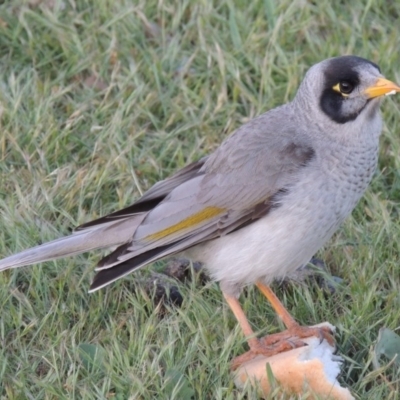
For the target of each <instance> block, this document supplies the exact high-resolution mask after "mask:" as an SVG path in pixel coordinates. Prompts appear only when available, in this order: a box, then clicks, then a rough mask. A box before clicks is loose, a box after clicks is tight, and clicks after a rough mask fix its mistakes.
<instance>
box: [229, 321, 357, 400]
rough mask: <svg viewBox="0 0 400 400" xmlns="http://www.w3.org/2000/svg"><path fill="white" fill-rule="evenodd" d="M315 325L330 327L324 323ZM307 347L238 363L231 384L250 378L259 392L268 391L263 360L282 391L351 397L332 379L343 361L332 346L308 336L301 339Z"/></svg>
mask: <svg viewBox="0 0 400 400" xmlns="http://www.w3.org/2000/svg"><path fill="white" fill-rule="evenodd" d="M316 326H319V327H320V326H329V327H330V328H331V329H332V330H333V331H334V329H335V328H334V327H333V326H332V325H331V324H329V323H327V322H324V323H323V324H319V325H316ZM303 341H304V342H306V343H307V344H308V346H304V347H299V348H297V349H293V350H290V351H286V352H283V353H279V354H276V355H274V356H271V357H264V356H261V355H259V356H256V357H255V358H253V359H252V360H250V361H248V362H246V363H244V364H242V365H241V366H240V367H239V368H238V369H237V370H236V371H235V384H236V386H237V387H238V388H241V387H243V386H244V384H245V383H246V382H247V381H248V380H249V379H250V381H251V382H253V383H256V384H258V386H259V387H260V389H261V392H262V394H263V395H265V396H267V395H268V394H270V392H271V387H270V382H269V379H268V374H267V363H268V364H269V365H270V368H271V371H272V374H273V376H274V378H275V380H276V381H277V383H278V384H279V385H280V386H281V387H282V390H283V391H285V392H287V393H293V394H305V393H314V395H310V396H309V397H308V399H309V400H314V399H334V400H351V399H354V397H353V396H352V395H351V393H350V391H349V390H348V389H346V388H343V387H341V386H340V385H339V382H338V381H337V380H336V378H337V376H338V375H339V373H340V368H341V364H342V362H343V360H342V358H341V357H340V356H337V355H335V354H333V353H334V351H335V348H334V347H332V346H331V345H330V344H329V343H328V342H327V341H326V340H323V341H322V342H320V339H319V338H316V337H311V338H307V339H304V340H303Z"/></svg>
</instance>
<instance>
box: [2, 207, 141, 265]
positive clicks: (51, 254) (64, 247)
mask: <svg viewBox="0 0 400 400" xmlns="http://www.w3.org/2000/svg"><path fill="white" fill-rule="evenodd" d="M145 215H146V214H142V215H140V214H139V215H135V216H134V217H130V218H127V219H125V220H117V221H111V222H109V223H107V224H103V225H101V226H97V227H95V228H92V229H86V230H83V231H78V232H75V233H73V234H72V235H70V236H66V237H62V238H59V239H56V240H53V241H51V242H48V243H45V244H42V245H39V246H35V247H32V248H30V249H27V250H24V251H22V252H21V253H18V254H14V255H12V256H10V257H7V258H4V259H3V260H0V271H2V270H6V269H9V268H17V267H23V266H25V265H31V264H37V263H41V262H45V261H50V260H56V259H58V258H61V257H65V256H73V255H76V254H80V253H85V252H87V251H90V250H94V249H100V248H107V247H112V246H116V245H121V244H123V243H126V242H128V241H129V240H130V239H131V238H132V236H133V234H134V232H135V230H136V228H137V226H138V225H139V224H140V223H141V222H142V220H143V218H144V217H145Z"/></svg>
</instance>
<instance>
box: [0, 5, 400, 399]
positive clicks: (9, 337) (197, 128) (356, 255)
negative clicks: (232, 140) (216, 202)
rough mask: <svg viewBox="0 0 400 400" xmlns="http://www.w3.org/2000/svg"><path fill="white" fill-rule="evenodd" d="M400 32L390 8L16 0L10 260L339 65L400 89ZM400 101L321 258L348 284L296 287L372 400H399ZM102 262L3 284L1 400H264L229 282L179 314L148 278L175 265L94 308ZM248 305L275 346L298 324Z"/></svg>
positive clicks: (7, 205)
mask: <svg viewBox="0 0 400 400" xmlns="http://www.w3.org/2000/svg"><path fill="white" fill-rule="evenodd" d="M364 3H365V4H364ZM399 17H400V3H399V2H398V1H390V2H389V1H386V2H384V1H378V0H370V1H368V2H361V1H357V2H355V1H354V2H351V3H350V2H332V1H328V0H321V1H318V2H313V1H306V0H294V1H293V0H282V1H273V0H254V1H242V0H238V1H233V0H222V1H217V0H215V1H211V0H200V1H195V0H159V1H154V0H136V1H127V0H125V1H124V0H121V1H109V0H97V1H88V0H30V1H21V0H14V1H5V2H3V3H2V4H1V5H0V257H5V256H7V255H10V254H11V253H14V252H17V251H21V250H23V249H25V248H27V247H31V246H34V245H36V244H39V243H42V242H44V241H48V240H51V239H54V238H57V237H59V236H61V235H65V234H68V233H69V232H70V231H71V229H73V228H74V227H75V226H76V225H78V224H81V223H84V222H87V221H89V220H90V219H93V218H96V217H99V216H101V215H104V214H106V213H109V212H112V211H115V210H117V209H119V208H121V207H123V206H126V205H129V204H130V203H132V202H133V201H134V200H135V199H137V198H138V197H139V196H140V194H141V193H142V192H143V191H144V190H146V189H147V188H149V187H150V186H151V185H152V184H154V183H155V182H157V181H158V180H159V179H162V178H165V177H167V176H168V175H169V174H171V173H172V172H173V171H175V170H176V169H177V168H180V167H183V166H184V165H185V164H186V163H188V162H191V161H194V160H197V159H199V158H200V157H202V156H203V155H205V154H208V153H209V152H211V151H213V150H214V149H216V147H217V146H218V144H219V143H220V142H221V141H222V140H223V139H224V138H225V137H226V136H227V135H228V134H229V133H231V132H232V131H233V130H234V129H235V128H237V127H238V126H240V125H241V124H242V123H244V122H246V121H248V120H249V119H250V118H252V117H254V116H256V115H258V114H260V113H262V112H264V111H266V110H268V109H270V108H273V107H275V106H277V105H279V104H281V103H284V102H288V101H290V100H291V99H292V98H293V96H294V94H295V92H296V89H297V87H298V85H299V83H300V82H301V80H302V77H303V75H304V73H305V71H306V70H307V68H308V67H310V66H311V65H312V64H314V63H316V62H318V61H320V60H322V59H324V58H328V57H331V56H336V55H342V54H356V55H359V56H362V57H365V58H368V59H371V60H372V61H374V62H376V63H378V64H379V65H380V67H381V69H382V72H383V73H384V75H385V76H386V77H387V78H388V79H390V80H394V81H397V82H400V69H399V65H400V53H399V49H400V35H399V23H398V19H399ZM399 104H400V98H399V97H397V98H396V97H392V98H388V99H385V100H384V104H383V107H382V110H383V115H384V120H385V125H384V131H383V135H382V138H381V151H380V162H379V169H378V171H377V173H376V175H375V177H374V180H373V182H372V184H371V187H370V189H369V190H368V192H367V194H366V195H365V197H364V198H363V200H362V201H361V202H360V204H359V205H358V207H357V209H356V210H355V211H354V212H353V214H352V217H351V218H349V219H348V220H347V221H346V223H345V225H344V226H343V227H342V228H341V229H340V231H339V232H338V233H337V234H336V235H335V236H334V238H333V239H332V240H331V241H330V242H329V244H328V245H327V246H326V248H325V249H323V250H322V251H320V252H319V253H318V256H319V257H320V258H322V259H323V260H324V261H325V263H326V265H327V267H328V269H329V270H330V272H331V273H332V274H334V275H336V276H339V277H340V278H341V279H342V283H341V284H340V285H339V286H338V287H337V288H336V291H335V293H333V294H329V293H328V292H327V291H326V290H324V289H321V288H320V287H319V286H318V285H316V284H315V283H310V284H309V285H306V284H290V285H285V286H283V287H281V286H279V287H277V294H278V296H279V297H280V298H281V299H282V300H283V302H284V303H285V305H286V306H287V307H288V309H289V310H290V311H291V312H292V314H293V315H294V316H295V317H296V318H297V320H298V321H299V322H301V323H302V324H314V323H317V322H322V321H326V320H328V321H330V322H331V323H333V324H334V325H336V326H337V329H338V332H337V341H338V346H339V351H340V353H341V354H342V355H343V356H344V357H345V359H346V363H345V365H344V368H343V374H342V375H341V377H340V381H341V383H342V384H343V385H346V386H348V387H350V388H351V390H352V391H353V393H354V395H355V396H356V397H357V398H359V399H397V398H398V396H399V395H398V389H399V388H398V385H397V383H396V379H398V375H395V374H394V373H393V371H386V370H384V371H383V374H381V373H380V372H379V371H378V372H377V371H374V369H373V367H372V364H371V360H372V357H373V352H372V349H373V346H374V344H375V342H376V339H377V336H378V332H379V329H380V328H382V327H388V328H390V329H392V330H395V329H396V328H397V327H398V326H399V324H400V294H399V293H400V268H399V248H400V224H399V214H400V156H399V155H400V134H399V133H400V111H399V110H400V109H399ZM100 256H101V252H92V253H90V254H85V255H81V256H77V257H73V258H68V259H64V260H58V261H56V262H47V263H44V264H42V265H38V266H34V267H26V268H22V269H19V270H10V271H6V272H4V273H1V274H0V288H1V289H0V307H1V314H0V315H1V316H0V398H1V399H13V400H14V399H15V400H16V399H18V400H19V399H144V400H147V399H188V398H190V396H193V398H195V399H252V398H255V395H256V394H255V393H256V392H255V390H254V389H252V388H247V389H246V390H245V392H244V393H239V392H238V391H237V390H236V389H235V387H234V385H233V382H232V379H231V376H230V372H229V362H230V360H231V359H232V358H233V357H234V356H235V355H238V354H240V353H241V352H243V351H244V350H245V349H247V345H246V343H245V340H244V338H243V336H242V334H241V332H240V330H239V328H238V327H237V325H236V323H235V320H234V317H233V315H232V314H231V312H230V310H229V309H228V307H227V305H226V304H225V303H224V301H223V298H222V295H221V292H220V291H219V288H218V285H217V284H215V283H207V284H206V285H202V284H201V283H200V282H199V280H198V279H192V280H189V281H188V282H187V283H186V284H178V286H179V290H180V292H181V293H182V296H183V299H184V301H183V304H182V306H181V307H173V306H166V309H164V311H163V312H162V313H161V312H160V307H158V306H157V305H155V304H154V302H153V301H152V296H151V295H149V294H148V292H146V291H145V290H144V289H143V288H141V285H140V284H137V283H136V284H135V282H138V281H139V282H140V281H141V280H144V279H146V277H148V276H149V275H150V274H151V271H152V270H153V271H154V270H160V269H162V268H163V264H159V265H156V266H151V267H149V268H147V269H146V270H143V271H140V272H138V273H136V274H132V275H130V276H129V277H127V278H125V279H123V280H121V281H119V282H117V283H115V284H113V285H111V286H109V287H107V288H105V289H103V290H101V291H99V292H96V293H94V294H88V293H87V289H88V287H89V285H90V281H91V279H92V277H93V275H94V274H93V265H94V264H95V263H96V262H97V261H98V260H99V257H100ZM241 301H242V303H243V305H244V308H245V311H246V312H247V314H248V316H249V318H250V320H251V322H252V323H253V324H254V325H253V326H254V329H255V330H256V331H257V332H259V333H260V334H266V333H272V332H277V331H279V330H280V329H282V325H281V324H280V322H279V321H278V320H277V318H276V316H275V315H274V313H273V312H272V310H271V308H270V307H269V306H268V304H267V303H266V302H265V301H264V299H263V297H262V295H261V294H260V293H258V292H257V291H256V290H254V289H253V288H249V290H247V291H246V293H244V294H243V295H242V297H241ZM84 351H86V353H84ZM94 352H96V354H97V355H96V356H95V357H92V355H93V353H94ZM85 354H86V356H85ZM385 371H386V372H385ZM280 398H282V399H283V398H288V397H284V396H283V395H280V394H278V392H276V393H275V394H274V395H273V396H271V399H280Z"/></svg>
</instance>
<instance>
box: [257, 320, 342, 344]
mask: <svg viewBox="0 0 400 400" xmlns="http://www.w3.org/2000/svg"><path fill="white" fill-rule="evenodd" d="M333 334H334V332H332V330H331V329H330V328H329V327H328V326H301V325H299V324H297V323H296V324H293V325H292V326H291V327H290V328H288V329H287V330H285V331H283V332H279V333H274V334H272V335H267V336H264V337H263V338H261V339H260V341H261V343H262V344H263V345H264V346H272V345H275V344H276V343H279V342H285V341H289V342H294V341H298V342H299V341H300V342H301V340H302V339H307V338H309V337H317V338H319V340H320V342H321V343H322V342H323V341H324V340H326V341H327V342H328V343H329V344H330V345H331V346H332V347H335V338H334V337H333ZM303 343H304V342H303ZM303 345H304V344H303ZM297 347H299V346H297Z"/></svg>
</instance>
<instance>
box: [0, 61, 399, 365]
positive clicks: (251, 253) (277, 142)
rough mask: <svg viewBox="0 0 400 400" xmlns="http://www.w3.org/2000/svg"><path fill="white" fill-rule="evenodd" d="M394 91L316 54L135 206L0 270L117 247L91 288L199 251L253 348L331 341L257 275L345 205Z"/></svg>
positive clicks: (321, 238)
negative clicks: (266, 317) (261, 328)
mask: <svg viewBox="0 0 400 400" xmlns="http://www.w3.org/2000/svg"><path fill="white" fill-rule="evenodd" d="M399 91H400V87H399V86H398V85H396V84H395V83H393V82H390V81H388V80H386V79H385V78H384V77H383V76H382V75H381V73H380V69H379V67H378V66H377V65H376V64H374V63H372V62H370V61H368V60H365V59H363V58H360V57H356V56H343V57H336V58H331V59H328V60H325V61H322V62H320V63H318V64H316V65H314V66H313V67H311V68H310V69H309V71H308V72H307V74H306V76H305V78H304V80H303V82H302V84H301V85H300V88H299V90H298V92H297V94H296V96H295V98H294V99H293V101H292V102H290V103H288V104H285V105H283V106H280V107H277V108H275V109H273V110H270V111H268V112H266V113H265V114H262V115H260V116H259V117H257V118H254V119H252V120H251V121H249V122H248V123H246V124H244V125H243V126H241V127H240V128H239V129H237V130H236V131H235V132H234V133H233V134H232V135H231V136H230V137H228V138H227V139H226V140H225V141H224V142H223V143H222V144H221V146H220V147H219V148H218V149H217V150H216V151H215V152H214V153H213V154H211V155H209V156H208V157H204V158H202V159H201V160H199V161H197V162H194V163H192V164H189V165H188V166H186V167H185V168H183V169H181V170H180V171H178V172H177V173H176V174H175V175H172V176H171V177H170V178H168V179H165V180H163V181H160V182H158V183H156V184H155V185H154V186H153V187H152V188H151V189H150V190H148V191H147V192H146V193H145V194H144V195H143V196H142V197H141V198H140V199H139V200H137V201H136V202H135V203H134V204H133V205H131V206H129V207H127V208H125V209H123V210H120V211H117V212H114V213H112V214H110V215H107V216H105V217H102V218H100V219H96V220H94V221H92V222H89V223H86V224H84V225H82V226H80V227H78V228H77V229H76V231H75V232H74V233H73V234H72V235H70V236H67V237H64V238H60V239H56V240H54V241H52V242H49V243H46V244H43V245H40V246H36V247H34V248H31V249H28V250H25V251H23V252H21V253H18V254H16V255H13V256H10V257H7V258H5V259H3V260H2V261H0V270H4V269H7V268H15V267H21V266H24V265H29V264H35V263H39V262H44V261H48V260H53V259H56V258H59V257H65V256H70V255H74V254H79V253H83V252H86V251H89V250H94V249H97V248H105V247H112V246H116V245H118V248H117V249H116V250H114V251H112V252H111V253H110V254H109V255H108V256H106V257H104V258H103V259H102V260H100V262H99V263H98V265H97V268H96V271H97V274H96V276H95V278H94V281H93V283H92V285H91V287H90V291H92V292H93V291H95V290H97V289H100V288H102V287H104V286H106V285H108V284H109V283H111V282H114V281H115V280H117V279H119V278H121V277H123V276H125V275H127V274H129V273H130V272H132V271H135V270H137V269H139V268H141V267H143V266H145V265H147V264H149V263H151V262H153V261H156V260H159V259H161V258H164V257H167V256H171V255H176V254H181V255H183V256H186V257H188V258H189V259H192V260H196V261H201V262H202V263H203V264H204V266H205V268H206V269H207V270H208V272H209V274H210V275H211V277H212V278H213V279H215V280H216V281H218V282H219V283H220V287H221V290H222V292H223V294H224V297H225V299H226V301H227V303H228V304H229V306H230V308H231V309H232V311H233V313H234V315H235V317H236V318H237V320H238V322H239V324H240V326H241V328H242V330H243V333H244V335H245V336H246V338H248V344H249V346H250V353H251V354H253V355H255V354H264V355H267V356H269V355H271V354H273V353H274V352H276V351H280V350H285V349H287V342H285V341H284V340H280V339H285V338H288V337H293V338H296V339H301V338H305V337H308V336H312V335H315V334H316V333H317V334H319V335H322V336H323V337H324V338H326V339H328V340H331V341H332V340H333V338H332V336H331V332H328V331H326V330H324V329H323V328H321V330H320V331H319V332H316V329H315V328H311V327H301V326H300V325H298V324H297V323H296V322H295V320H294V319H293V318H292V317H291V316H290V314H289V313H288V311H287V310H286V309H285V308H284V306H283V305H282V304H281V303H280V301H279V300H278V298H277V297H276V296H275V295H274V293H273V292H272V291H271V289H270V288H269V286H267V285H268V284H269V283H270V282H271V281H272V280H274V279H276V278H283V277H285V275H286V274H287V273H288V272H291V271H293V270H295V269H296V268H298V267H299V266H300V265H302V264H304V263H307V262H308V261H309V260H310V258H311V257H312V256H313V255H314V254H315V253H316V252H317V250H318V249H319V248H321V246H323V245H324V243H326V241H327V240H328V239H329V238H330V237H331V236H332V234H333V233H334V232H335V231H336V230H337V228H338V227H339V225H340V224H341V223H342V222H343V221H344V219H345V218H346V217H347V216H348V215H349V214H350V213H351V211H352V210H353V209H354V207H355V206H356V204H357V202H358V201H359V199H360V198H361V196H362V195H363V193H364V191H365V190H366V188H367V186H368V184H369V182H370V180H371V178H372V175H373V173H374V171H375V168H376V165H377V158H378V145H379V143H378V141H379V135H380V133H381V130H382V120H381V116H380V113H379V106H380V102H381V98H382V96H383V95H389V94H393V93H396V92H399ZM249 284H255V285H256V286H257V287H258V288H259V289H260V290H261V292H262V293H263V294H264V295H265V296H266V297H267V299H268V300H269V301H270V303H271V305H272V307H273V308H274V309H275V310H276V312H277V314H278V315H279V316H280V317H281V318H282V320H283V322H284V324H285V325H286V327H287V331H285V332H282V333H281V336H279V335H280V334H278V335H273V336H274V337H273V338H272V339H271V340H270V341H269V340H264V341H260V340H258V339H257V338H256V337H255V336H254V333H253V331H252V328H251V326H250V324H249V322H248V321H247V319H246V316H245V314H244V312H243V310H242V308H241V306H240V303H239V301H238V297H239V294H240V290H241V288H242V287H244V286H246V285H249ZM267 338H268V337H267ZM294 341H295V340H294ZM292 344H293V341H292V342H291V343H289V347H290V346H291V345H292ZM237 361H239V364H240V361H245V360H244V359H240V360H237Z"/></svg>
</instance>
